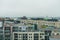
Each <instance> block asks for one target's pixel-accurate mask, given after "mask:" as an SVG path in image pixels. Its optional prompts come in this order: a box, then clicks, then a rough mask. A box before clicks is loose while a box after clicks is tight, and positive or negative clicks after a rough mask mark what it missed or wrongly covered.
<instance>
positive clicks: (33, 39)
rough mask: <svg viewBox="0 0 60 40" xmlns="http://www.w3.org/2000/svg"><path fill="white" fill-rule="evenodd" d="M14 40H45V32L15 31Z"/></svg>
mask: <svg viewBox="0 0 60 40" xmlns="http://www.w3.org/2000/svg"><path fill="white" fill-rule="evenodd" d="M12 36H13V40H45V33H44V32H13V34H12Z"/></svg>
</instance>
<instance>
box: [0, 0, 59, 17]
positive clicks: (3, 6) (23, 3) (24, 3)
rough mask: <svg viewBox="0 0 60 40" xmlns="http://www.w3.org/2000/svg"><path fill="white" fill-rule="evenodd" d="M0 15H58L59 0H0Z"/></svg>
mask: <svg viewBox="0 0 60 40" xmlns="http://www.w3.org/2000/svg"><path fill="white" fill-rule="evenodd" d="M0 16H1V17H4V16H8V17H20V16H27V17H40V16H50V17H51V16H53V17H60V0H0Z"/></svg>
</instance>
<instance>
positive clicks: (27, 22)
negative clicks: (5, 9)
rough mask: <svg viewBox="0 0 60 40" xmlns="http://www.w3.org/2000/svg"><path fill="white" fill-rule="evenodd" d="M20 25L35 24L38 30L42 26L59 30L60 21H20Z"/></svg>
mask: <svg viewBox="0 0 60 40" xmlns="http://www.w3.org/2000/svg"><path fill="white" fill-rule="evenodd" d="M20 22H21V23H25V24H37V26H38V28H42V25H47V26H48V27H51V26H52V27H56V28H60V21H45V20H28V19H27V20H23V19H21V20H20Z"/></svg>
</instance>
